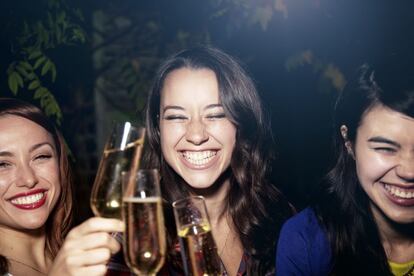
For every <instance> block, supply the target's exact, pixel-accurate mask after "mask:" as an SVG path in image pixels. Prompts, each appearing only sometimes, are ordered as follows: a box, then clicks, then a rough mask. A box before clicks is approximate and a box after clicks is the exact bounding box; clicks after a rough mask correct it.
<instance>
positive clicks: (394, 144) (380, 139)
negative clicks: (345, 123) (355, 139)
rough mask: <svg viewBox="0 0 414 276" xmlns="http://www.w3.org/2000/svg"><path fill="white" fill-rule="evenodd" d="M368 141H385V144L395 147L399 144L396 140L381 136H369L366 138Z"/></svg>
mask: <svg viewBox="0 0 414 276" xmlns="http://www.w3.org/2000/svg"><path fill="white" fill-rule="evenodd" d="M368 142H373V143H385V144H389V145H392V146H395V147H399V146H400V144H398V143H397V142H395V141H392V140H390V139H387V138H384V137H381V136H375V137H371V138H369V139H368Z"/></svg>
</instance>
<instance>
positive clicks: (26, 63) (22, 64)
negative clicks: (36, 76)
mask: <svg viewBox="0 0 414 276" xmlns="http://www.w3.org/2000/svg"><path fill="white" fill-rule="evenodd" d="M19 65H21V66H22V67H23V68H24V69H26V70H29V71H33V66H32V65H31V64H30V63H28V62H27V61H21V62H20V63H19Z"/></svg>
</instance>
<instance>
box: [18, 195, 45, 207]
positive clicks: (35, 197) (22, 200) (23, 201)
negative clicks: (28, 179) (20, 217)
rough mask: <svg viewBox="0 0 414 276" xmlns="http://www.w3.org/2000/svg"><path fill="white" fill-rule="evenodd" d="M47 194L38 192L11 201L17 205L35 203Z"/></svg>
mask: <svg viewBox="0 0 414 276" xmlns="http://www.w3.org/2000/svg"><path fill="white" fill-rule="evenodd" d="M44 196H45V194H44V193H38V194H34V195H29V196H22V197H18V198H15V199H12V200H11V203H13V204H16V205H26V204H33V203H36V202H38V201H40V200H41V199H42V198H43V197H44Z"/></svg>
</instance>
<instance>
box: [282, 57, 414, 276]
mask: <svg viewBox="0 0 414 276" xmlns="http://www.w3.org/2000/svg"><path fill="white" fill-rule="evenodd" d="M401 69H403V70H401ZM410 69H411V70H410ZM359 73H360V74H359V76H358V78H357V79H356V80H355V81H353V82H351V83H349V84H348V85H347V87H346V88H345V90H344V91H343V92H342V94H341V95H340V97H339V99H338V101H337V103H336V108H335V146H336V149H337V161H336V165H335V166H334V168H333V169H332V170H331V171H330V172H329V173H328V175H327V177H326V181H325V182H326V184H327V187H325V188H326V189H325V190H324V191H323V192H322V193H321V196H320V198H318V201H317V202H316V203H315V204H314V205H313V206H312V208H307V209H305V210H304V211H302V212H301V213H299V214H298V215H297V216H295V217H293V218H291V219H290V220H288V221H287V222H286V224H285V225H284V226H283V228H282V231H281V234H280V240H279V243H278V249H277V256H276V268H277V269H276V272H277V275H282V276H283V275H328V274H329V275H405V276H408V275H414V73H413V70H412V67H411V65H410V66H409V67H407V68H404V67H403V63H398V65H397V66H396V67H395V66H393V65H392V64H386V65H385V66H383V67H378V68H375V70H373V69H371V68H370V67H369V66H367V65H364V66H362V67H361V68H360V70H359Z"/></svg>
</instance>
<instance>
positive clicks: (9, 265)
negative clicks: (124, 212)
mask: <svg viewBox="0 0 414 276" xmlns="http://www.w3.org/2000/svg"><path fill="white" fill-rule="evenodd" d="M72 199H73V198H72V183H71V173H70V169H69V164H68V158H67V152H66V148H65V144H64V141H63V138H62V136H61V135H60V133H59V132H58V131H57V129H56V128H55V127H54V125H53V124H52V123H51V122H50V121H49V120H48V118H47V117H46V116H45V115H44V114H43V113H42V111H41V110H40V109H38V108H37V107H35V106H33V105H31V104H28V103H25V102H22V101H19V100H16V99H8V98H0V274H1V275H15V276H16V275H17V276H19V275H49V276H54V275H56V276H58V275H59V276H60V275H104V274H105V271H106V262H107V261H108V260H109V258H110V254H111V253H115V252H116V251H117V250H119V244H118V243H117V242H116V241H115V239H114V238H112V237H111V236H110V234H109V232H112V231H122V229H123V224H122V222H120V221H118V220H110V219H102V218H93V219H90V220H88V221H86V222H84V223H83V224H81V225H80V226H78V227H76V228H74V229H72V230H71V231H70V232H69V227H70V223H71V218H72ZM68 232H69V233H68ZM66 234H67V236H66ZM65 237H66V238H65Z"/></svg>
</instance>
